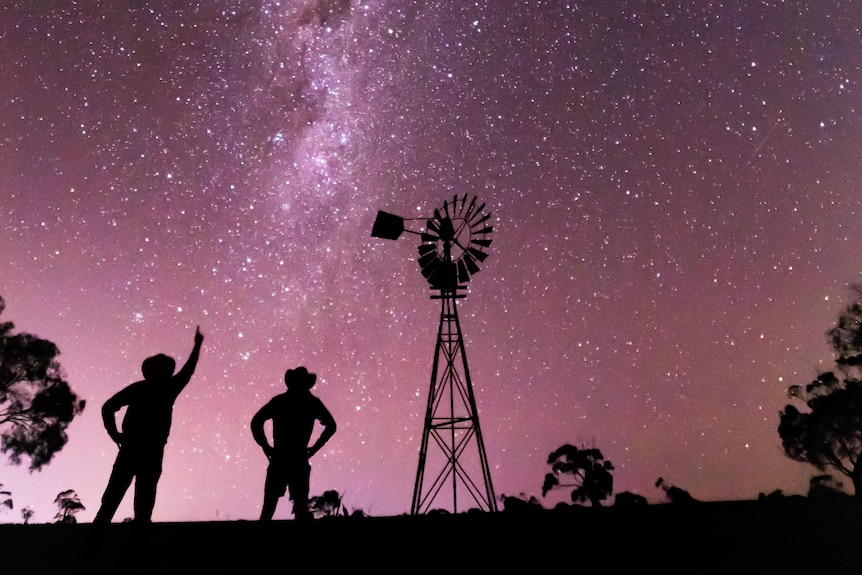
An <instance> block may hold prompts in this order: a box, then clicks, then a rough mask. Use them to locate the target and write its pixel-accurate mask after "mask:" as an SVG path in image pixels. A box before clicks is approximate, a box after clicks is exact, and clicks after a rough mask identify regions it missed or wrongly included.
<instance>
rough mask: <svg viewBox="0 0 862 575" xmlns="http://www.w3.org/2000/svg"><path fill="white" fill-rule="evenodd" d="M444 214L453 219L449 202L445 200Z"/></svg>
mask: <svg viewBox="0 0 862 575" xmlns="http://www.w3.org/2000/svg"><path fill="white" fill-rule="evenodd" d="M443 213H444V214H446V217H447V218H451V217H452V215H451V214H450V213H449V202H447V201H446V200H443Z"/></svg>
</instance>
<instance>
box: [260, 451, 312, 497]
mask: <svg viewBox="0 0 862 575" xmlns="http://www.w3.org/2000/svg"><path fill="white" fill-rule="evenodd" d="M310 478H311V465H310V464H309V463H308V460H307V459H289V458H279V457H273V458H272V459H271V460H270V462H269V467H267V469H266V485H265V486H264V489H265V491H266V493H269V494H275V495H278V496H279V497H281V496H282V495H284V494H285V492H287V491H288V490H289V491H290V499H291V500H293V501H296V500H297V498H299V499H300V500H301V501H306V500H308V489H309V480H310Z"/></svg>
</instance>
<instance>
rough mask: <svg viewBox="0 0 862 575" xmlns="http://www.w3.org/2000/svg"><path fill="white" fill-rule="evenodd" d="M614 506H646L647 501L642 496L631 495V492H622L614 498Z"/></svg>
mask: <svg viewBox="0 0 862 575" xmlns="http://www.w3.org/2000/svg"><path fill="white" fill-rule="evenodd" d="M614 505H615V506H616V505H647V499H646V497H644V496H643V495H638V494H637V493H632V492H631V491H623V492H622V493H617V495H616V497H614Z"/></svg>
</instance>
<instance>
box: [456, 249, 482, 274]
mask: <svg viewBox="0 0 862 575" xmlns="http://www.w3.org/2000/svg"><path fill="white" fill-rule="evenodd" d="M458 263H459V264H460V263H463V264H464V265H465V266H467V271H469V272H470V273H471V274H475V273H477V272H478V271H479V266H478V265H476V258H475V257H473V254H471V253H470V252H464V257H463V258H461V259H460V260H459V261H458Z"/></svg>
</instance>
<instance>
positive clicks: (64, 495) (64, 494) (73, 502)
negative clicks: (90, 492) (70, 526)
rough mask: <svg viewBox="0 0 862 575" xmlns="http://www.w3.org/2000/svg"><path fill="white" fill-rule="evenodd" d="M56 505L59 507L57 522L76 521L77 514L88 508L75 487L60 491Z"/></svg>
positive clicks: (55, 501)
mask: <svg viewBox="0 0 862 575" xmlns="http://www.w3.org/2000/svg"><path fill="white" fill-rule="evenodd" d="M54 505H56V506H57V509H58V511H57V515H55V516H54V519H56V520H57V523H76V522H77V519H76V518H75V514H76V513H78V512H79V511H83V510H84V509H86V507H84V504H83V503H81V499H80V498H79V497H78V494H77V493H76V492H75V490H74V489H67V490H66V491H61V492H60V493H58V494H57V497H56V498H55V499H54Z"/></svg>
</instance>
